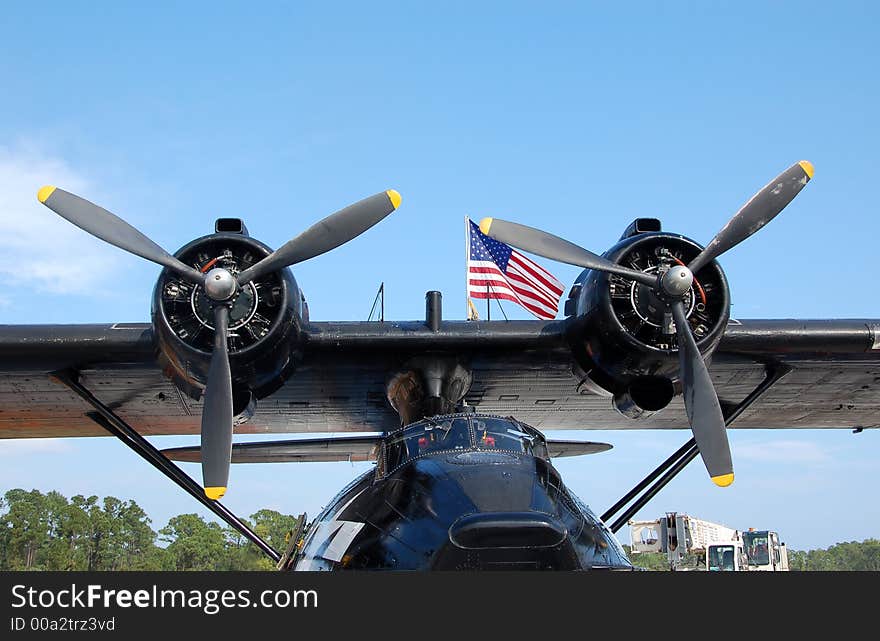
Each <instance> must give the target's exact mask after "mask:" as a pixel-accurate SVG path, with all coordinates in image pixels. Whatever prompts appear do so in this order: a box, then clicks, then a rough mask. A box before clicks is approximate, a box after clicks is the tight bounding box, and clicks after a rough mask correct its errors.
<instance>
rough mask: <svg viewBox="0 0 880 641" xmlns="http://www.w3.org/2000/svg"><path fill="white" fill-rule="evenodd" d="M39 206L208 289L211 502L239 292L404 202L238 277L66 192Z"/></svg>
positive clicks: (43, 193) (291, 245)
mask: <svg viewBox="0 0 880 641" xmlns="http://www.w3.org/2000/svg"><path fill="white" fill-rule="evenodd" d="M37 199H38V200H39V201H40V202H41V203H43V204H44V205H45V206H46V207H48V208H49V209H51V210H52V211H54V212H55V213H56V214H58V215H59V216H61V217H62V218H64V219H66V220H68V221H69V222H71V223H73V224H74V225H76V226H77V227H79V228H80V229H82V230H84V231H86V232H88V233H89V234H91V235H92V236H95V237H96V238H100V239H101V240H103V241H104V242H106V243H109V244H110V245H113V246H114V247H118V248H119V249H122V250H125V251H127V252H129V253H131V254H135V255H136V256H140V257H141V258H146V259H147V260H149V261H152V262H154V263H158V264H159V265H162V266H163V267H167V268H168V269H170V270H172V271H174V272H176V273H177V274H179V275H180V276H181V277H183V278H185V279H186V280H188V281H190V282H192V283H194V284H196V285H201V286H202V287H204V290H205V294H206V295H207V297H208V299H209V300H210V301H211V303H212V304H213V311H214V349H213V352H212V354H211V362H210V365H209V367H208V376H207V379H206V381H205V392H204V409H203V411H202V425H201V434H202V437H201V438H202V447H201V449H202V479H203V487H204V488H205V495H206V496H207V497H208V498H210V499H213V500H217V499H219V498H220V497H221V496H223V494H224V493H225V492H226V487H227V483H228V480H229V465H230V459H231V456H232V420H233V414H232V412H233V409H232V372H231V369H230V366H229V347H228V344H227V333H228V328H229V310H230V305H231V304H232V302H234V300H235V298H234V297H235V294H236V292H238V291H239V290H240V288H241V287H242V286H244V285H246V284H247V283H249V282H251V281H252V280H254V279H257V278H260V277H261V276H264V275H265V274H267V273H270V272H274V271H278V270H280V269H283V268H285V267H289V266H290V265H295V264H296V263H300V262H302V261H304V260H308V259H309V258H314V257H315V256H320V255H321V254H324V253H326V252H328V251H330V250H332V249H335V248H337V247H339V246H340V245H343V244H345V243H347V242H348V241H349V240H352V239H354V238H356V237H357V236H360V235H361V234H362V233H364V232H365V231H366V230H368V229H369V228H370V227H372V226H373V225H375V224H376V223H378V222H379V221H381V220H382V219H384V218H385V217H386V216H388V215H389V214H390V213H391V212H393V211H394V210H395V209H397V208H398V207H399V206H400V201H401V198H400V194H399V193H397V192H396V191H395V190H393V189H389V190H387V191H383V192H379V193H378V194H375V195H373V196H370V197H368V198H365V199H363V200H361V201H359V202H356V203H354V204H353V205H349V206H348V207H346V208H344V209H341V210H339V211H338V212H336V213H334V214H331V215H330V216H327V217H326V218H324V219H323V220H321V221H320V222H318V223H316V224H314V225H312V226H311V227H309V228H308V229H307V230H306V231H304V232H303V233H302V234H300V235H299V236H297V237H296V238H294V239H293V240H290V241H288V242H287V243H285V244H284V245H282V246H281V247H280V248H278V249H277V250H276V251H274V252H273V253H271V254H269V255H268V256H267V257H266V258H264V259H263V260H261V261H260V262H258V263H256V264H255V265H253V266H251V267H250V268H248V269H246V270H244V271H243V272H241V273H239V274H237V275H235V274H232V273H231V272H229V271H227V270H226V269H222V268H214V269H211V270H210V271H208V273H207V274H202V273H201V272H199V271H198V270H196V269H194V268H192V267H190V266H189V265H186V264H184V263H183V262H181V261H180V260H178V259H177V258H175V257H174V256H172V255H171V254H169V253H168V252H167V251H165V250H164V249H162V248H161V247H160V246H159V245H157V244H156V243H154V242H153V241H152V240H150V239H149V238H148V237H147V236H145V235H144V234H143V233H141V232H140V231H138V230H137V229H135V228H134V227H132V226H131V225H129V224H128V223H127V222H125V221H124V220H122V219H121V218H119V217H118V216H116V215H115V214H112V213H110V212H109V211H107V210H106V209H104V208H102V207H99V206H98V205H96V204H94V203H92V202H90V201H88V200H86V199H84V198H81V197H79V196H77V195H75V194H72V193H70V192H67V191H64V190H63V189H58V188H57V187H53V186H46V187H43V188H41V189H40V190H39V191H38V192H37Z"/></svg>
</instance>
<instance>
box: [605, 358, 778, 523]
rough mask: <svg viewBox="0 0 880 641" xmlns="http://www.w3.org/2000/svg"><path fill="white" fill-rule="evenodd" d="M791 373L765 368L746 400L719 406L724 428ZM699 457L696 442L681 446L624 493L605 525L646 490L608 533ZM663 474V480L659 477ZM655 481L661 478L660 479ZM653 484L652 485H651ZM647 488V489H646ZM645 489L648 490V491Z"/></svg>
mask: <svg viewBox="0 0 880 641" xmlns="http://www.w3.org/2000/svg"><path fill="white" fill-rule="evenodd" d="M790 371H791V366H790V365H788V364H787V363H782V362H773V363H768V364H766V365H765V370H764V379H763V380H762V381H761V382H760V383H758V385H757V386H756V387H755V389H753V390H752V391H751V392H750V393H749V395H748V396H746V397H745V398H744V399H743V400H741V401H740V402H739V403H738V404H736V405H734V406H733V407H729V406H728V407H724V406H722V408H721V409H722V414H723V415H724V427H725V428H727V427H729V426H730V424H731V423H733V422H734V421H735V420H736V419H737V418H738V417H739V415H740V414H742V413H743V412H744V411H745V410H746V409H748V407H749V406H751V404H752V403H754V402H755V401H756V400H758V398H760V397H761V396H762V395H763V394H764V392H766V391H767V390H768V389H770V388H771V387H772V386H773V384H774V383H776V381H778V380H779V379H780V378H782V377H783V376H785V375H786V374H788V373H789V372H790ZM699 453H700V450H699V448H698V447H697V441H696V440H695V439H694V438H691V439H690V440H689V441H688V442H687V443H685V444H684V445H682V446H681V447H680V448H678V450H676V451H675V453H673V454H672V456H670V457H669V458H668V459H666V460H665V461H663V462H662V463H661V464H660V465H658V466H657V468H656V469H654V471H653V472H651V473H650V474H648V476H646V477H645V478H644V479H642V480H641V481H640V482H639V483H638V485H636V486H635V487H634V488H633V489H631V490H630V491H629V492H627V493H626V494H625V495H624V496H623V497H622V498H621V499H620V500H619V501H618V502H617V503H615V504H614V505H612V506H611V507H610V508H608V509H607V510H606V511H605V513H604V514H603V515H602V521H603V522H604V523H607V522H608V521H609V519H611V518H612V517H613V516H614V515H615V514H617V513H618V512H620V510H621V509H622V508H623V506H625V505H626V504H628V503H629V502H630V501H632V500H633V499H634V498H635V497H636V495H638V494H639V492H642V490H645V491H644V493H643V494H642V495H641V496H640V497H639V498H638V499H637V500H636V501H635V502H634V503H633V504H632V505H630V507H629V508H627V510H626V511H625V512H624V513H623V514H621V515H620V517H619V518H618V519H617V520H616V521H614V523H612V524H611V526H610V529H611V531H612V532H614V533H617V531H618V530H619V529H620V528H622V527H623V526H624V525H626V523H627V522H628V521H629V520H630V519H631V518H632V517H633V516H635V514H636V512H638V511H639V510H641V509H642V508H643V507H645V504H646V503H647V502H648V501H650V500H651V499H652V498H654V496H655V495H656V494H657V493H658V492H659V491H660V490H662V489H663V488H664V487H666V484H667V483H669V481H671V480H672V479H673V478H675V477H676V476H677V475H678V473H679V472H681V471H682V470H683V469H684V468H685V467H687V464H688V463H690V462H691V461H693V460H694V459H695V458H696V457H697V455H698V454H699ZM661 474H662V476H661ZM657 477H660V478H659V479H658V478H657ZM652 483H653V485H652ZM649 486H650V487H649ZM645 488H648V489H647V490H646V489H645Z"/></svg>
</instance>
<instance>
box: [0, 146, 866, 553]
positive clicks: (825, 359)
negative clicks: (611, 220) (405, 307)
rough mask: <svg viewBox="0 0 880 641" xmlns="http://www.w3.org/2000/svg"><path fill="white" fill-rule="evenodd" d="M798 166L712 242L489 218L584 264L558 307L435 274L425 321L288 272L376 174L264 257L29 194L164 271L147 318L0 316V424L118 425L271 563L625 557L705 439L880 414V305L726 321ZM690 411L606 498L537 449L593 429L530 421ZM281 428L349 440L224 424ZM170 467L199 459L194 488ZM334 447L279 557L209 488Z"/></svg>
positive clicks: (317, 456) (573, 445) (69, 429)
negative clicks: (539, 311) (247, 468)
mask: <svg viewBox="0 0 880 641" xmlns="http://www.w3.org/2000/svg"><path fill="white" fill-rule="evenodd" d="M812 177H813V167H812V165H811V164H810V163H809V162H807V161H801V162H798V163H795V164H793V165H792V166H791V167H789V168H788V169H786V170H785V171H784V172H782V173H781V174H780V175H779V176H777V177H776V178H774V179H773V180H772V181H771V182H770V183H769V184H767V185H766V186H765V187H764V188H763V189H761V190H760V191H759V192H758V193H757V194H755V196H754V197H753V198H752V199H750V200H749V201H748V202H747V203H746V204H745V205H744V206H743V207H742V208H741V209H740V210H739V211H738V212H737V213H736V214H735V215H734V216H733V217H732V218H731V219H730V221H729V222H728V223H727V224H726V225H725V226H724V227H723V228H722V229H721V231H719V232H718V234H717V235H716V236H715V237H714V238H713V239H712V240H711V241H710V242H709V243H708V244H707V245H705V246H702V245H700V244H698V243H697V242H695V241H693V240H691V239H689V238H687V237H685V236H682V235H680V234H678V233H672V232H668V231H664V230H663V229H662V226H661V223H660V221H659V220H656V219H649V218H641V219H637V220H635V221H634V222H633V223H632V224H630V225H629V226H628V227H627V228H626V230H625V231H624V232H623V235H622V236H621V238H620V241H619V242H618V243H617V244H616V245H614V246H613V247H612V248H610V249H609V250H607V251H606V252H605V253H604V254H602V255H598V254H595V253H593V252H590V251H588V250H586V249H584V248H582V247H580V246H578V245H576V244H574V243H572V242H569V241H567V240H564V239H562V238H559V237H557V236H554V235H552V234H550V233H547V232H545V231H541V230H537V229H533V228H531V227H526V226H524V225H520V224H517V223H513V222H508V221H503V220H500V219H492V218H487V219H484V220H483V221H481V223H480V230H481V232H482V233H484V234H486V235H487V236H489V237H490V238H493V239H495V240H497V241H500V242H503V243H506V244H508V245H510V246H512V247H516V248H519V249H521V250H523V251H526V252H530V253H533V254H536V255H539V256H543V257H546V258H550V259H553V260H556V261H560V262H563V263H567V264H570V265H576V266H579V267H582V268H584V271H583V272H582V273H581V275H580V276H579V277H578V279H577V280H576V282H575V283H574V285H573V286H572V287H571V289H570V291H569V293H568V297H567V301H566V303H565V308H564V318H563V319H561V320H550V321H479V320H469V321H457V320H453V321H450V320H444V319H443V313H442V296H441V294H440V292H433V291H432V292H428V293H427V295H426V306H425V308H426V312H425V318H424V320H413V321H377V322H333V321H330V322H315V321H311V320H310V319H309V310H308V305H307V303H306V300H305V297H304V296H303V294H302V292H301V290H300V288H299V285H298V283H297V281H296V279H295V278H294V274H293V272H292V270H291V269H290V268H291V267H294V266H295V265H297V264H298V263H301V262H303V261H306V260H311V259H315V258H317V257H319V256H320V255H321V254H324V253H326V252H328V251H330V250H332V249H334V248H336V247H338V246H340V245H342V244H344V243H346V242H348V241H350V240H352V239H354V238H356V237H357V236H359V235H360V234H361V233H363V232H364V231H366V230H367V229H369V228H370V227H372V226H374V225H376V224H377V223H378V222H380V221H381V220H382V219H384V218H385V217H387V216H388V215H389V214H391V213H392V212H393V211H394V210H395V209H397V208H398V207H399V206H400V204H401V197H400V195H399V194H398V193H397V192H396V191H394V190H387V191H383V192H379V193H378V194H376V195H374V196H370V197H368V198H366V199H364V200H362V201H360V202H358V203H355V204H353V205H351V206H349V207H346V208H344V209H342V210H340V211H338V212H336V213H335V214H332V215H331V216H329V217H327V218H325V219H323V220H321V221H320V222H318V223H316V224H315V225H313V226H312V227H310V228H309V229H307V230H306V231H304V232H303V233H301V234H300V235H299V236H297V237H295V238H293V239H292V240H290V241H288V242H287V243H285V244H284V245H282V246H281V247H280V248H279V249H277V250H274V251H273V250H272V249H271V248H270V247H268V246H267V245H265V244H264V243H262V242H260V241H258V240H256V239H254V238H252V237H251V236H250V235H249V233H248V230H247V228H246V226H245V224H244V222H243V221H241V220H239V219H233V218H221V219H218V220H217V221H216V223H215V226H214V232H213V233H211V234H208V235H205V236H203V237H201V238H198V239H196V240H193V241H192V242H190V243H188V244H186V245H184V246H183V247H182V248H181V249H179V250H178V251H177V252H176V253H174V254H173V255H172V254H170V253H168V252H166V251H165V250H164V249H162V248H161V247H159V246H158V245H156V244H155V243H154V242H153V241H151V240H150V239H149V238H147V237H146V236H145V235H143V234H142V233H141V232H139V231H138V230H136V229H134V228H133V227H132V226H131V225H129V224H128V223H126V222H124V221H123V220H122V219H121V218H119V217H117V216H116V215H114V214H112V213H110V212H109V211H107V210H105V209H103V208H101V207H99V206H98V205H95V204H93V203H91V202H89V201H87V200H85V199H84V198H81V197H80V196H77V195H74V194H72V193H69V192H67V191H64V190H63V189H61V188H56V187H51V186H50V187H43V188H42V189H40V190H39V192H38V199H39V201H40V202H41V203H43V204H44V205H45V206H46V207H48V208H49V209H51V210H52V211H54V212H55V213H57V214H58V215H59V216H61V217H62V218H65V219H66V220H68V221H70V222H71V223H73V224H74V225H77V226H78V227H80V228H82V229H83V230H85V231H86V232H88V233H89V234H91V235H93V236H96V237H97V238H100V239H102V240H103V241H105V242H107V243H109V244H111V245H114V246H116V247H118V248H120V249H123V250H125V251H127V252H130V253H132V254H135V255H137V256H140V257H142V258H145V259H147V260H149V261H152V262H154V263H157V264H158V265H160V266H161V267H162V268H163V269H162V272H161V273H160V275H159V278H158V280H157V283H156V286H155V289H154V292H153V298H152V318H151V321H150V322H149V323H134V324H130V323H129V324H125V323H114V324H106V325H2V326H0V399H2V411H0V438H39V437H71V436H98V435H107V434H108V433H109V434H112V435H114V436H116V437H117V438H118V439H120V440H121V441H122V442H123V443H124V444H126V445H127V446H128V447H130V448H132V449H133V450H134V451H136V452H137V453H138V454H139V455H140V456H142V457H143V458H144V459H145V460H147V461H148V462H150V463H151V464H152V465H153V466H154V467H156V468H157V469H158V470H160V471H161V472H162V473H163V474H165V475H166V476H167V477H168V478H170V479H171V480H172V481H173V482H175V483H176V484H177V485H178V486H180V487H181V488H182V489H184V490H185V491H186V492H188V493H189V494H190V495H192V496H193V497H194V498H195V499H196V500H198V501H200V502H201V503H202V504H203V505H205V506H206V507H207V508H208V509H210V510H212V511H213V512H214V513H215V514H216V515H218V516H219V517H220V518H222V519H223V520H225V521H226V522H227V523H229V524H230V525H232V526H233V527H235V528H236V529H238V530H239V531H240V532H242V533H243V534H244V535H245V536H247V537H248V538H249V539H251V540H252V541H253V542H254V543H255V544H256V545H258V546H259V547H260V548H261V549H262V550H263V551H264V552H265V553H266V554H267V555H269V556H270V557H271V558H273V559H274V560H275V561H276V562H277V563H278V567H279V568H282V569H312V570H342V569H393V570H405V569H504V568H513V569H527V568H534V569H631V568H632V566H631V564H630V562H629V561H628V559H627V558H626V555H625V554H624V552H623V550H622V549H621V547H620V546H619V544H618V543H617V541H616V540H615V537H614V532H616V531H617V530H618V529H619V528H620V527H621V526H622V525H623V524H624V523H625V522H626V520H627V519H628V518H629V517H630V516H632V514H634V513H635V511H637V510H638V509H639V508H640V507H641V506H643V505H644V504H645V503H646V502H647V501H648V500H650V498H651V497H652V496H654V495H655V494H656V493H657V492H658V491H659V490H660V489H661V488H662V487H663V486H664V485H665V484H666V483H668V482H669V481H670V480H671V479H672V478H673V477H674V476H675V475H676V474H678V473H679V472H680V471H681V469H683V468H684V466H686V465H687V464H688V463H689V462H690V461H692V460H693V459H694V458H696V457H697V456H700V457H701V458H702V461H703V463H704V465H705V467H706V469H707V472H708V475H709V477H710V478H711V480H712V481H713V482H714V483H715V484H716V485H718V486H722V487H724V486H727V485H730V484H731V483H732V482H733V480H734V470H733V458H732V456H731V452H730V446H729V444H728V439H727V428H728V427H729V426H731V425H732V424H733V423H734V422H735V424H736V427H760V428H851V429H854V430H862V429H865V428H875V427H877V426H878V422H880V421H878V417H877V414H876V411H875V408H876V407H877V404H878V401H880V398H878V396H880V384H878V383H880V320H876V319H849V320H766V319H765V320H745V319H739V320H733V319H731V318H730V304H731V303H730V300H731V299H730V291H729V288H728V283H727V280H726V278H725V276H724V272H723V271H722V269H721V266H720V265H719V264H718V262H717V259H718V257H719V256H721V255H722V254H723V253H724V252H726V251H728V250H729V249H731V248H733V247H734V246H736V245H737V244H739V243H740V242H742V241H744V240H746V239H747V238H748V237H749V236H751V235H752V234H754V233H755V232H757V231H758V230H759V229H760V228H761V227H763V226H764V225H765V224H767V223H768V222H769V221H770V220H772V219H773V218H774V217H775V216H776V215H777V214H779V213H780V212H781V211H782V210H783V209H784V208H785V207H786V206H787V205H788V204H789V203H790V202H791V201H792V200H793V199H794V197H795V196H796V195H797V194H798V193H799V192H800V191H801V189H803V187H804V186H805V185H806V184H807V183H808V182H809V181H810V179H811V178H812ZM615 410H616V411H615ZM688 426H689V427H690V429H691V431H692V433H693V438H692V439H690V440H689V441H688V442H687V443H685V444H684V445H683V446H682V447H681V448H680V449H679V450H678V451H676V452H675V453H673V454H672V455H671V456H670V457H669V458H668V459H666V460H665V461H663V462H662V463H661V464H660V465H658V467H657V468H656V469H655V470H653V471H651V472H650V473H649V474H648V475H647V476H646V477H645V479H644V480H643V481H642V482H641V483H639V484H638V485H637V486H636V487H634V488H632V490H631V491H629V492H627V493H626V494H624V495H623V496H622V497H621V500H620V501H618V502H617V503H616V504H615V505H613V506H610V507H609V508H608V509H607V510H606V511H605V512H604V513H603V514H601V515H596V514H594V513H593V512H592V511H591V510H590V509H589V508H588V507H587V506H586V505H585V504H584V503H583V502H582V501H581V500H580V499H578V498H577V497H576V496H575V495H574V494H573V493H572V492H571V491H570V490H569V489H568V488H566V486H565V484H564V483H563V482H562V479H561V478H560V475H559V473H558V472H557V471H556V469H555V468H554V467H553V464H552V460H553V459H554V458H557V457H560V456H574V455H583V454H594V453H597V452H601V451H605V450H608V449H610V447H611V446H610V445H606V444H602V443H594V442H585V441H568V440H552V439H547V438H545V436H544V435H543V433H542V430H547V429H591V428H592V429H627V428H639V429H681V428H686V427H688ZM273 432H274V433H320V432H323V433H326V432H352V433H358V434H357V435H353V436H340V437H336V438H305V439H302V438H300V439H297V440H282V441H269V442H260V443H241V444H234V443H233V440H234V439H233V435H234V433H239V434H247V433H273ZM197 433H199V434H200V435H201V442H200V444H199V445H198V446H193V447H184V448H174V449H170V450H165V451H159V450H158V449H156V448H155V447H154V446H153V445H152V444H151V443H150V442H149V441H148V440H146V439H145V438H144V437H145V436H151V435H168V434H184V435H185V434H197ZM367 433H368V434H370V435H369V436H364V434H367ZM175 460H176V461H190V462H198V463H201V467H202V483H201V485H200V484H198V483H196V482H195V481H194V480H193V479H192V478H191V477H190V476H189V475H187V474H186V473H184V472H183V471H182V469H181V468H180V467H178V466H177V465H176V464H175V463H174V462H173V461H175ZM334 460H341V461H351V460H356V461H373V462H375V467H374V468H373V469H371V470H369V471H368V472H367V473H365V474H363V475H361V476H359V477H358V478H357V479H355V480H354V481H353V482H352V483H351V484H350V485H349V486H348V487H346V488H345V489H343V490H342V491H341V492H340V493H339V494H338V495H337V496H336V497H335V498H334V499H333V500H332V501H330V503H329V504H328V505H327V507H326V508H325V509H324V511H323V512H322V513H321V514H320V515H318V517H317V518H315V519H314V520H313V521H312V522H311V523H306V518H305V517H304V516H303V517H302V518H301V519H300V522H299V524H298V529H297V531H295V532H294V533H293V536H292V537H291V544H290V546H289V547H288V549H287V550H284V551H278V550H275V549H273V548H272V547H271V546H269V545H268V544H267V543H266V542H265V541H263V540H262V539H261V538H260V537H259V536H257V535H256V534H255V533H254V532H253V531H252V530H250V528H249V527H248V526H247V525H246V524H245V523H244V522H242V521H241V520H240V519H238V518H237V517H236V516H235V515H234V514H232V513H231V512H230V511H229V510H228V509H227V508H226V507H225V506H223V504H222V503H221V502H220V500H219V499H220V498H221V497H222V496H223V494H224V493H225V492H226V491H227V487H229V470H230V464H231V463H268V462H292V461H334ZM719 491H721V490H719ZM627 505H629V507H626V506H627ZM618 515H619V516H618ZM615 517H616V518H615Z"/></svg>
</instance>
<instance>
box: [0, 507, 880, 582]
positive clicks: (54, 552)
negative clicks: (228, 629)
mask: <svg viewBox="0 0 880 641" xmlns="http://www.w3.org/2000/svg"><path fill="white" fill-rule="evenodd" d="M295 521H296V517H295V516H293V515H292V514H281V513H280V512H276V511H275V510H259V511H257V512H255V513H254V514H251V516H250V519H248V520H246V521H245V522H246V523H247V524H248V526H249V527H250V528H251V529H253V530H254V531H255V532H256V533H257V534H259V535H260V536H261V537H263V538H264V539H265V540H266V541H268V542H269V544H270V545H272V547H274V548H275V549H276V550H278V551H283V550H284V549H285V548H286V547H287V536H288V533H289V532H290V531H291V530H292V529H293V527H294V523H295ZM151 523H152V521H151V520H150V518H149V517H148V516H147V514H146V512H144V511H143V509H141V507H140V506H139V505H138V504H137V503H135V502H134V501H123V500H120V499H118V498H116V497H113V496H107V497H105V498H103V499H99V498H98V497H97V496H89V497H85V496H82V495H77V496H74V497H72V498H71V499H67V498H65V497H64V496H63V495H61V494H60V493H58V492H48V493H46V494H43V493H42V492H40V491H38V490H31V491H29V492H28V491H26V490H22V489H14V490H9V491H8V492H6V493H5V494H4V495H3V497H2V498H0V570H272V569H274V564H273V563H272V561H270V560H269V559H268V558H267V557H266V556H265V555H264V554H263V553H262V552H261V551H260V550H259V549H257V547H256V546H255V545H253V544H252V543H251V542H250V541H248V540H247V539H245V538H244V537H243V536H241V535H240V534H239V533H238V532H236V531H235V530H233V529H232V528H229V527H225V526H221V525H220V524H219V523H216V522H214V521H205V520H204V519H203V518H202V517H200V516H199V515H197V514H179V515H177V516H175V517H172V518H171V519H169V521H168V523H167V524H166V525H165V527H163V528H161V529H160V530H159V531H158V532H157V531H155V530H153V528H152V527H151ZM624 548H625V549H626V552H627V554H629V546H626V545H625V546H624ZM630 559H631V560H632V561H633V563H634V564H635V565H637V566H639V567H643V568H645V569H649V570H666V569H668V567H667V563H666V555H665V554H635V555H631V556H630ZM788 560H789V566H790V567H791V569H792V570H873V571H880V540H878V539H867V540H865V541H861V542H856V541H851V542H847V543H838V544H836V545H832V546H831V547H829V548H826V549H821V550H808V551H798V550H791V549H789V550H788ZM696 565H699V560H695V561H694V566H695V567H696Z"/></svg>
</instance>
